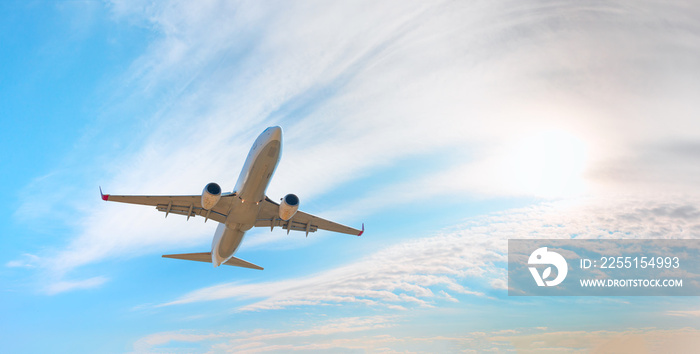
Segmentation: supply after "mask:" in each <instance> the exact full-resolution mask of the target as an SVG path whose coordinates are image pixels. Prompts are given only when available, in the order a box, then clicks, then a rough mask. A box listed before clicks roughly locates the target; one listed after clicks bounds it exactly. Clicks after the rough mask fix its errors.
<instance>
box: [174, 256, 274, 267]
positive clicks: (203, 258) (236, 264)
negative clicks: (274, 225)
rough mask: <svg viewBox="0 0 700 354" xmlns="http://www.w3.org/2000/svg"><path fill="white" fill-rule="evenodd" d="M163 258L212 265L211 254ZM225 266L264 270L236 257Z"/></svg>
mask: <svg viewBox="0 0 700 354" xmlns="http://www.w3.org/2000/svg"><path fill="white" fill-rule="evenodd" d="M163 258H175V259H184V260H188V261H197V262H207V263H211V252H200V253H180V254H164V255H163ZM223 264H226V265H230V266H234V267H243V268H250V269H258V270H263V268H262V267H260V266H257V265H255V264H253V263H250V262H247V261H244V260H242V259H240V258H236V257H231V258H230V259H229V260H228V261H226V262H225V263H223Z"/></svg>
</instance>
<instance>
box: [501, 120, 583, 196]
mask: <svg viewBox="0 0 700 354" xmlns="http://www.w3.org/2000/svg"><path fill="white" fill-rule="evenodd" d="M586 150H587V149H586V145H585V144H584V143H583V141H582V140H581V139H579V138H577V137H576V136H574V135H573V134H571V133H568V132H566V131H562V130H548V131H541V132H537V133H534V134H530V135H528V136H526V137H525V138H522V139H519V140H517V141H515V142H514V143H513V144H512V145H510V146H509V147H508V148H507V149H506V151H505V154H504V159H503V161H502V165H501V166H502V168H501V171H500V172H501V176H502V178H503V182H504V183H505V184H506V186H507V188H508V189H512V190H513V192H516V193H518V194H526V195H534V196H538V197H543V198H561V197H572V196H577V195H580V194H582V193H583V192H585V190H586V184H585V181H584V179H583V172H584V170H585V168H586V160H587V151H586Z"/></svg>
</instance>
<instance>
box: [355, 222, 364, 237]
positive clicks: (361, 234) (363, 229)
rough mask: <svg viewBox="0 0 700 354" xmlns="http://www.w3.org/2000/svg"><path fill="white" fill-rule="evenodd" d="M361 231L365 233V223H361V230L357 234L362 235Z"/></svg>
mask: <svg viewBox="0 0 700 354" xmlns="http://www.w3.org/2000/svg"><path fill="white" fill-rule="evenodd" d="M363 233H365V223H362V231H360V233H359V234H357V236H362V234H363Z"/></svg>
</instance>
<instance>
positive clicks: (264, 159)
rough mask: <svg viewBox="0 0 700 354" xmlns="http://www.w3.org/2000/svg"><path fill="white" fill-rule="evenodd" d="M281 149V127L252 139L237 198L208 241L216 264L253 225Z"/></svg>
mask: <svg viewBox="0 0 700 354" xmlns="http://www.w3.org/2000/svg"><path fill="white" fill-rule="evenodd" d="M281 151H282V129H281V128H280V127H270V128H267V129H265V131H263V132H262V134H260V136H258V138H257V139H255V143H253V147H252V148H251V149H250V152H249V153H248V157H247V158H246V160H245V163H244V164H243V169H242V170H241V174H240V176H239V177H238V181H237V182H236V186H235V187H234V190H233V193H235V194H236V197H237V198H238V200H237V202H234V203H233V204H231V210H229V213H228V217H227V218H226V223H224V224H219V226H218V227H217V229H216V233H215V234H214V239H213V240H212V243H211V260H212V264H214V266H215V267H218V266H219V265H221V264H222V263H224V262H226V261H227V260H228V259H229V258H231V257H232V256H233V254H234V253H236V250H237V249H238V246H239V245H240V244H241V241H243V235H244V234H245V232H246V231H248V230H250V229H251V228H252V227H253V226H254V225H255V220H256V217H257V215H258V212H259V211H260V205H261V204H260V202H262V201H263V199H265V190H267V186H268V185H269V184H270V179H271V178H272V175H273V174H274V172H275V168H277V164H278V163H279V160H280V154H281Z"/></svg>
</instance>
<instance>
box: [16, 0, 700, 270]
mask: <svg viewBox="0 0 700 354" xmlns="http://www.w3.org/2000/svg"><path fill="white" fill-rule="evenodd" d="M398 5H400V6H398ZM645 5H646V6H647V7H651V8H653V9H654V11H646V10H643V9H644V8H646V7H645V6H643V5H642V4H639V5H638V6H635V7H629V6H628V5H627V4H625V3H623V2H620V3H616V2H613V3H606V5H605V6H604V7H600V6H586V7H581V6H580V5H579V4H577V3H558V4H556V5H552V6H548V7H546V8H542V6H541V5H540V4H539V3H537V2H528V3H523V2H520V1H503V2H488V3H478V4H477V3H469V4H467V3H460V2H436V3H430V4H427V3H422V2H408V3H407V2H396V3H391V2H386V3H385V2H382V3H376V2H371V1H358V2H347V3H328V2H323V1H320V2H314V3H285V4H276V5H274V6H269V4H265V3H254V2H253V3H249V2H243V3H240V2H236V3H231V2H225V1H206V2H197V3H193V2H187V1H179V2H178V1H176V2H170V3H168V4H167V5H166V4H157V3H156V4H152V3H149V2H145V1H136V2H124V1H113V2H112V3H110V5H109V6H110V8H111V10H112V12H113V14H114V19H115V21H121V22H122V23H124V24H126V25H134V24H135V25H138V26H143V27H144V28H147V29H150V30H151V31H152V33H153V38H152V40H151V41H150V42H149V44H148V47H147V48H146V49H145V51H144V52H143V53H141V55H140V56H139V57H138V58H136V59H134V60H133V62H132V63H131V64H130V66H129V69H128V70H127V71H126V72H125V73H123V75H122V76H121V77H118V78H116V79H114V82H110V83H108V85H107V86H109V87H114V91H116V92H115V93H113V94H112V95H111V96H109V97H105V98H104V102H103V104H104V105H105V106H106V107H105V109H104V110H103V112H104V113H103V112H101V113H100V114H101V115H102V117H101V118H100V119H99V120H98V121H97V122H95V123H94V124H95V126H91V127H89V129H88V130H89V131H90V134H88V135H87V136H86V138H85V139H86V140H87V141H89V142H94V143H84V144H81V146H83V147H84V148H83V149H82V150H81V149H77V150H76V152H75V154H76V155H78V156H81V158H80V159H77V158H76V159H70V158H68V159H66V160H67V161H76V160H77V161H79V163H76V166H75V167H76V170H78V171H81V172H84V167H80V166H83V165H85V161H86V158H83V155H86V154H88V155H89V154H94V152H93V150H98V151H100V152H102V154H100V156H99V157H100V159H98V158H93V160H91V161H94V163H95V165H96V166H99V167H95V168H94V170H91V171H90V172H91V173H87V174H84V173H79V172H73V173H75V178H70V177H71V176H73V175H71V173H70V172H69V173H68V175H69V176H68V178H66V177H65V176H63V177H61V178H57V177H53V178H52V177H49V178H47V179H41V180H40V181H34V182H32V183H30V186H32V188H29V187H28V192H27V193H25V197H24V198H25V200H24V203H23V207H21V208H20V209H21V210H32V209H33V208H35V207H36V203H35V201H36V200H44V201H46V203H47V204H46V205H44V206H42V210H44V211H45V213H46V214H51V213H54V212H60V215H62V216H65V219H72V218H74V217H75V216H76V215H83V217H78V220H77V221H76V222H75V223H72V222H71V224H70V226H71V227H72V228H74V229H75V231H76V232H75V234H77V236H75V237H71V238H69V239H67V240H64V241H65V242H63V243H62V244H60V245H55V247H54V248H53V249H51V250H47V251H44V252H42V254H40V257H42V258H44V259H47V263H46V264H47V266H46V267H45V268H44V271H46V272H47V273H50V274H52V276H53V278H54V279H56V281H58V282H60V281H61V279H62V278H63V277H64V276H65V275H66V274H68V273H70V272H71V271H73V270H74V269H76V268H78V267H82V266H85V265H87V264H91V263H95V262H99V261H102V260H105V259H110V258H111V259H113V258H129V257H134V256H138V255H142V254H147V253H151V252H153V250H155V249H156V248H155V247H153V246H154V245H159V247H158V250H159V251H158V252H161V251H163V252H167V251H168V250H175V249H180V248H184V247H186V246H191V245H195V244H202V243H203V242H202V241H201V240H203V239H205V238H208V237H210V236H209V235H211V234H213V230H211V229H210V227H209V226H208V225H192V224H194V223H191V224H184V223H181V222H177V221H175V222H173V221H172V219H168V222H167V223H163V222H162V220H161V221H156V219H157V218H158V217H160V215H157V213H154V212H152V211H151V213H152V214H153V215H144V213H148V210H146V209H143V208H138V207H133V206H129V207H128V208H127V207H124V208H122V207H118V206H105V205H104V204H99V205H98V204H97V202H100V201H98V200H95V201H94V202H93V200H94V199H95V198H94V196H92V195H90V196H88V194H87V193H73V194H68V193H67V192H66V191H76V190H83V189H84V186H85V185H90V184H97V181H96V180H90V181H86V180H85V177H84V176H83V175H90V176H95V175H98V176H104V179H103V180H102V184H103V186H105V187H106V189H107V190H108V191H110V192H112V193H134V194H171V193H183V192H184V193H192V194H195V193H198V192H199V190H201V187H200V186H203V185H204V184H206V183H207V182H209V181H211V180H217V181H231V182H228V184H226V183H222V186H223V187H224V188H225V189H230V188H232V183H233V181H234V180H235V177H236V176H235V174H236V172H237V169H238V168H239V166H242V163H243V159H244V156H245V153H246V152H247V151H248V149H249V144H250V142H251V141H252V140H253V139H254V137H255V135H256V134H258V133H259V132H260V131H262V129H263V128H264V127H265V126H267V125H272V124H281V125H282V126H283V127H284V129H285V149H284V155H283V158H282V162H281V163H280V166H279V168H278V171H277V173H276V175H275V179H274V181H273V183H272V185H271V186H270V188H269V191H268V193H269V194H270V195H271V196H281V195H284V194H286V193H288V192H290V191H294V192H295V193H296V194H298V195H300V196H301V197H302V200H305V201H306V200H309V201H310V200H317V199H318V198H319V197H320V196H323V195H324V194H325V193H328V192H330V191H334V190H337V189H338V188H340V187H343V186H346V185H348V184H350V183H352V182H356V181H358V180H359V179H362V178H365V179H367V178H371V180H372V181H373V183H375V184H376V185H375V186H372V187H371V188H369V189H370V192H373V191H374V190H375V189H376V190H378V191H379V192H380V193H377V194H371V193H368V194H366V195H362V194H361V193H356V195H357V196H356V197H353V198H351V199H350V200H347V201H345V203H346V205H358V204H361V203H360V202H366V201H376V200H375V199H379V196H380V195H381V200H385V201H386V200H391V199H392V198H393V197H395V196H396V195H409V194H410V195H413V196H414V198H415V196H418V195H420V197H421V198H425V199H431V198H440V197H442V196H444V195H446V194H451V193H457V194H459V195H466V196H472V197H474V196H476V197H478V198H493V197H504V196H505V197H508V196H516V195H517V196H520V195H523V194H525V195H530V194H532V193H534V194H535V195H537V194H541V191H539V192H538V189H539V186H541V185H542V184H543V183H542V181H539V182H537V181H535V182H534V184H533V183H526V187H527V188H525V193H523V188H520V189H517V188H516V189H513V188H512V184H513V183H514V182H518V181H519V179H518V176H519V175H522V173H521V172H523V171H522V169H520V170H518V169H515V170H513V169H505V170H504V169H503V168H502V167H503V166H500V164H499V161H501V162H502V161H506V162H507V161H510V160H512V159H511V157H513V156H518V154H517V150H518V145H517V144H515V145H514V144H512V142H514V141H520V140H521V139H526V140H527V139H528V137H533V136H535V137H536V136H538V134H541V133H542V131H544V130H549V129H555V130H558V131H562V132H567V133H566V134H571V135H573V136H575V137H576V139H579V140H581V141H582V142H583V144H584V145H585V146H586V147H587V148H588V151H589V155H590V159H589V160H587V161H588V162H587V165H586V166H584V170H585V171H584V172H581V173H582V174H583V176H584V177H585V178H587V179H588V180H589V181H591V182H593V183H594V184H596V185H597V186H598V187H597V188H595V189H594V192H595V193H598V195H609V194H610V193H609V192H610V191H611V190H613V191H615V192H617V193H621V194H625V195H629V194H636V193H637V192H639V191H640V190H641V191H644V192H645V195H649V196H650V198H654V197H655V196H656V195H657V194H659V193H666V192H670V191H675V192H679V191H682V192H688V193H689V194H697V186H696V184H695V182H694V180H693V179H692V178H691V177H690V176H694V175H697V172H698V171H697V167H696V166H698V164H697V163H695V162H697V161H696V160H697V154H696V152H697V151H696V150H697V149H696V147H695V145H693V143H692V142H693V141H697V139H698V138H699V137H700V136H699V134H700V129H697V128H698V125H697V119H696V117H697V116H698V114H699V113H700V112H698V106H697V105H696V104H694V102H695V97H697V96H698V93H700V83H699V82H698V81H697V79H696V77H695V76H693V75H688V73H694V72H697V71H698V70H699V69H700V68H699V67H698V65H699V64H698V62H697V60H695V59H696V58H697V53H698V52H699V51H700V46H699V45H698V44H697V43H700V42H698V41H696V40H693V39H695V38H697V37H698V36H699V35H700V29H698V28H697V25H696V21H695V18H697V15H698V14H697V11H698V10H697V9H696V8H695V7H693V6H690V5H688V4H686V3H683V2H674V3H665V4H664V6H663V7H661V6H659V5H657V4H655V3H645ZM309 9H313V11H309ZM671 23H672V24H674V25H673V26H671V25H669V24H671ZM678 38H683V39H686V40H678ZM125 107H129V108H125ZM131 107H136V108H131ZM133 110H137V112H138V114H133V113H134V112H133ZM129 116H133V117H135V118H124V117H129ZM110 122H112V123H110ZM119 128H121V129H122V130H124V131H122V132H121V133H122V134H114V132H115V131H120V130H119ZM676 141H682V142H685V143H680V144H676V143H675V142H676ZM688 142H691V143H688ZM552 149H556V146H555V147H553V148H552ZM514 151H515V154H514ZM653 151H658V154H650V152H653ZM434 156H438V157H442V158H443V159H446V160H448V163H445V165H444V166H439V167H437V168H435V169H428V170H427V171H426V170H423V171H413V172H411V173H406V174H404V173H401V172H402V171H400V170H399V171H395V168H396V166H397V164H400V163H401V162H406V161H410V162H411V163H413V164H416V165H419V166H420V165H422V164H424V163H425V160H426V159H430V158H431V157H434ZM102 157H106V158H104V159H102ZM88 160H89V159H88ZM531 161H534V162H537V161H539V160H536V159H535V160H531ZM65 170H71V168H70V166H68V167H66V168H65ZM386 171H392V172H396V173H391V175H392V178H391V179H390V180H386V179H385V178H380V177H381V176H382V175H381V174H382V173H386ZM504 171H505V172H504ZM508 171H510V172H508ZM526 172H528V176H530V177H531V178H530V179H533V180H534V179H536V176H538V175H537V174H531V173H530V172H532V171H530V170H528V171H526ZM558 172H561V171H558ZM51 175H52V174H49V176H51ZM506 175H507V176H506ZM559 175H561V174H559ZM565 175H566V174H564V176H565ZM504 176H505V177H507V178H505V177H504ZM533 176H534V177H533ZM494 177H498V178H494ZM502 177H503V178H502ZM574 177H575V178H579V177H580V176H578V175H577V176H574ZM93 178H94V177H93ZM504 178H505V181H506V182H508V183H510V184H511V185H509V184H508V183H503V182H504ZM544 181H545V182H546V181H547V180H544ZM518 183H519V182H518ZM37 184H39V186H38V187H39V188H35V187H37ZM544 184H548V183H544ZM416 185H418V186H422V187H423V188H422V190H421V191H420V193H405V192H406V191H414V188H415V186H416ZM533 186H535V188H534V189H533ZM399 187H401V188H399ZM366 190H367V189H362V190H361V191H360V192H364V191H366ZM533 190H534V192H533ZM188 191H191V192H188ZM391 192H399V193H391ZM401 192H403V193H401ZM544 194H547V193H544ZM68 196H70V197H68ZM78 196H79V197H78ZM400 198H411V197H399V199H400ZM66 200H71V202H66ZM369 204H372V203H369ZM373 205H376V207H375V209H374V210H371V212H380V211H381V210H382V209H381V208H382V207H383V208H386V207H388V205H386V204H382V203H381V202H377V203H374V204H373ZM134 208H136V209H134ZM341 212H344V213H345V214H344V215H350V214H349V213H348V212H347V209H345V210H342V211H341ZM368 212H370V211H368ZM57 215H58V214H57ZM341 215H342V214H341ZM124 220H129V221H130V223H129V224H127V223H124ZM663 231H664V232H665V231H666V230H663ZM205 236H206V237H205ZM32 253H36V252H33V251H32Z"/></svg>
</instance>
